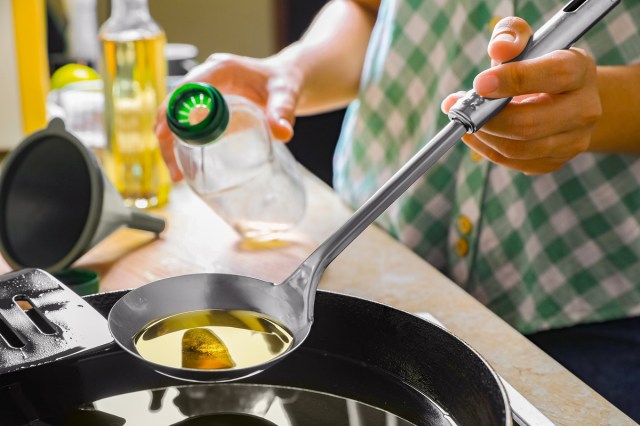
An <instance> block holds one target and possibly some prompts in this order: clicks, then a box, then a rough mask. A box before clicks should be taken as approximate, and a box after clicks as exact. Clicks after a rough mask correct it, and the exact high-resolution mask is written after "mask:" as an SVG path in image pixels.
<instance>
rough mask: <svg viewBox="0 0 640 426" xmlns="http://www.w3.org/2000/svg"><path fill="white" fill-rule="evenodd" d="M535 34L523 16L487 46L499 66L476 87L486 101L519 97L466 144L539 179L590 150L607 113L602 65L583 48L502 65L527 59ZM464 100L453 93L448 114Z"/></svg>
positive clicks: (499, 29) (508, 22) (507, 22)
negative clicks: (600, 74) (601, 84)
mask: <svg viewBox="0 0 640 426" xmlns="http://www.w3.org/2000/svg"><path fill="white" fill-rule="evenodd" d="M531 34H532V31H531V28H530V27H529V25H528V24H527V23H526V22H525V21H524V20H522V19H520V18H505V19H502V20H501V21H500V22H499V23H498V24H497V25H496V27H495V29H494V31H493V35H492V37H491V42H490V43H489V48H488V51H489V56H490V57H491V59H492V64H493V65H494V66H493V67H492V68H490V69H488V70H486V71H483V72H482V73H480V74H478V76H477V77H476V78H475V80H474V82H473V86H474V89H475V90H476V92H477V93H478V94H479V95H481V96H484V97H487V98H506V97H510V96H513V97H514V99H513V100H512V101H511V102H510V103H509V104H508V105H507V106H506V107H505V108H504V109H503V110H502V111H501V112H500V113H499V114H498V115H497V116H496V117H494V118H493V119H492V120H491V121H490V122H488V123H487V124H486V125H485V126H484V127H483V128H482V129H481V130H479V131H478V132H476V133H475V134H467V135H465V136H464V137H463V138H462V140H463V141H464V142H465V143H466V144H467V145H468V146H469V147H471V149H473V150H475V151H476V152H478V153H479V154H480V155H482V156H483V157H485V158H487V159H488V160H490V161H492V162H494V163H496V164H500V165H502V166H505V167H509V168H511V169H514V170H518V171H521V172H524V173H526V174H540V173H549V172H552V171H555V170H557V169H559V168H560V167H562V165H564V164H565V163H566V162H567V161H569V160H571V159H572V158H573V157H575V156H576V155H578V154H580V153H582V152H584V151H586V150H587V149H588V148H589V145H590V142H591V134H592V132H593V129H594V127H595V124H596V123H597V121H598V120H599V119H600V116H601V114H602V107H601V104H600V96H599V93H598V84H597V71H596V65H595V61H594V59H593V58H592V57H591V56H589V55H588V54H587V53H586V52H585V51H583V50H581V49H575V48H572V49H569V50H558V51H555V52H552V53H549V54H547V55H544V56H542V57H540V58H536V59H530V60H526V61H522V62H513V63H506V64H501V63H503V62H505V61H508V60H511V59H513V58H515V57H516V56H517V55H518V54H520V52H521V51H522V50H523V49H524V47H525V46H526V44H527V41H528V40H529V38H530V37H531ZM497 64H501V65H497ZM463 94H464V92H459V93H456V94H452V95H449V96H448V97H447V98H446V99H445V100H444V101H443V102H442V110H443V111H444V112H445V113H447V112H448V111H449V109H450V108H451V107H452V106H453V104H454V103H455V102H456V101H457V100H458V99H459V98H460V97H461V96H462V95H463Z"/></svg>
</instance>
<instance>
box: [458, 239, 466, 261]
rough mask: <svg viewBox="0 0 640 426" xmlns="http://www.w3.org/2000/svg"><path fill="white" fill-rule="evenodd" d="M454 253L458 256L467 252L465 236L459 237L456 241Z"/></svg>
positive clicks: (462, 255)
mask: <svg viewBox="0 0 640 426" xmlns="http://www.w3.org/2000/svg"><path fill="white" fill-rule="evenodd" d="M456 253H458V256H460V257H464V256H466V255H467V253H469V242H468V241H467V240H466V239H465V238H460V239H459V240H458V242H457V243H456Z"/></svg>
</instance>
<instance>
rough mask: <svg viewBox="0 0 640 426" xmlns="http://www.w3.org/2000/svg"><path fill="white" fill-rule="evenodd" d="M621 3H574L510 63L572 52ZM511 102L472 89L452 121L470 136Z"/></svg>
mask: <svg viewBox="0 0 640 426" xmlns="http://www.w3.org/2000/svg"><path fill="white" fill-rule="evenodd" d="M619 3H620V0H573V1H571V2H570V3H569V4H567V5H566V6H565V7H564V8H563V9H562V10H561V11H559V12H558V13H556V14H555V15H554V16H553V17H552V18H551V19H550V20H549V21H548V22H547V23H546V24H544V25H543V26H542V27H541V28H540V29H539V30H538V31H536V33H535V34H534V35H533V37H531V39H530V40H529V43H528V44H527V47H526V48H525V50H524V51H523V52H522V53H521V54H520V55H518V56H517V57H516V58H515V59H513V60H511V61H509V62H515V61H522V60H525V59H533V58H538V57H540V56H543V55H546V54H547V53H551V52H553V51H554V50H562V49H568V48H569V47H571V46H572V45H573V44H574V43H575V42H576V41H577V40H578V39H579V38H580V37H582V36H583V35H584V33H586V32H587V31H588V30H589V29H590V28H591V27H593V26H594V25H595V24H596V23H598V21H600V19H602V18H603V17H604V16H605V15H606V14H607V13H609V11H611V9H613V8H614V7H615V6H617V5H618V4H619ZM509 101H511V98H501V99H490V98H483V97H482V96H480V95H478V94H477V93H476V92H475V91H474V90H470V91H469V92H467V94H466V95H465V96H464V97H463V98H461V99H459V100H458V102H456V104H455V105H454V106H453V107H452V108H451V110H450V111H449V118H450V119H451V120H454V121H457V122H459V123H461V124H462V125H463V126H464V127H465V128H466V129H467V132H468V133H475V132H477V131H478V130H479V129H480V128H482V126H484V125H485V124H486V123H487V122H488V121H489V120H491V119H492V118H493V117H494V116H495V115H496V114H498V112H500V111H501V110H502V108H504V107H505V106H506V105H507V104H508V103H509Z"/></svg>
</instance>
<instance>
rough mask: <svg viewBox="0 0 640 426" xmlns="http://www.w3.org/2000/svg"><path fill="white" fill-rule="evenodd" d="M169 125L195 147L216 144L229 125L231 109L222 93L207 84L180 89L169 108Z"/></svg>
mask: <svg viewBox="0 0 640 426" xmlns="http://www.w3.org/2000/svg"><path fill="white" fill-rule="evenodd" d="M167 124H168V125H169V129H171V131H172V132H173V134H174V135H176V136H177V137H179V138H180V139H182V140H183V141H185V142H187V143H190V144H193V145H204V144H207V143H210V142H213V141H215V140H216V139H217V138H218V137H220V135H221V134H222V133H223V132H224V131H225V130H226V128H227V125H228V124H229V107H228V105H227V102H226V101H225V100H224V98H223V97H222V95H221V94H220V92H219V91H218V90H217V89H216V88H215V87H213V86H211V85H209V84H206V83H187V84H184V85H182V86H180V87H178V88H177V89H176V90H175V92H173V95H172V96H171V99H169V107H168V108H167Z"/></svg>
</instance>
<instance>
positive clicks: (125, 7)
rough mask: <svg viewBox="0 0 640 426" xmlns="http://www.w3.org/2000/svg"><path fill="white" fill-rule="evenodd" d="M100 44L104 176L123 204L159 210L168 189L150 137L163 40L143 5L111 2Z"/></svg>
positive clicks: (163, 66)
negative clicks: (105, 129) (103, 112)
mask: <svg viewBox="0 0 640 426" xmlns="http://www.w3.org/2000/svg"><path fill="white" fill-rule="evenodd" d="M100 41H101V43H102V70H103V73H102V76H103V79H104V91H105V116H106V126H107V139H108V153H106V155H105V158H104V163H105V164H104V166H105V170H106V172H107V175H108V176H109V177H110V179H111V180H112V182H113V184H114V185H115V186H116V188H118V190H119V191H120V193H121V194H122V197H123V198H124V199H125V201H126V202H127V203H128V204H130V205H133V206H135V207H139V208H147V207H157V206H161V205H163V204H165V203H166V202H167V201H168V196H169V190H170V185H171V179H170V177H169V171H168V170H167V168H166V165H165V164H164V162H163V160H162V156H161V154H160V148H159V146H158V140H157V138H156V136H155V133H154V124H155V119H156V112H157V108H158V105H159V104H160V102H162V100H163V99H164V97H165V95H166V74H167V63H166V60H165V56H164V46H165V44H166V38H165V34H164V32H163V31H162V29H161V28H160V27H159V26H158V24H157V23H156V22H155V21H154V20H153V19H152V18H151V15H150V13H149V7H148V4H147V0H112V1H111V16H110V17H109V19H108V20H107V21H106V22H105V23H104V24H103V25H102V27H101V28H100Z"/></svg>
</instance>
